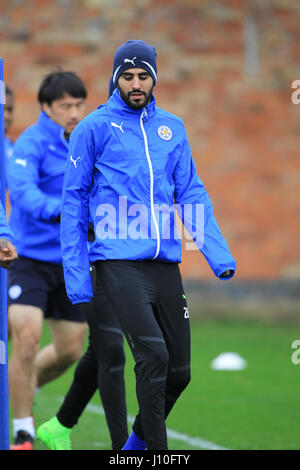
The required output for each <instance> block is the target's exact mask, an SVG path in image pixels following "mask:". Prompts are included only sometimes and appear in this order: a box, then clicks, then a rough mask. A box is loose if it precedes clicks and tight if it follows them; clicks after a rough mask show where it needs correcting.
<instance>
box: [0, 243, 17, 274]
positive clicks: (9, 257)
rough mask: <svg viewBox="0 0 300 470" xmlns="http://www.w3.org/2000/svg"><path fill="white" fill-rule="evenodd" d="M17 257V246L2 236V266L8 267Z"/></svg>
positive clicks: (0, 257) (0, 256)
mask: <svg viewBox="0 0 300 470" xmlns="http://www.w3.org/2000/svg"><path fill="white" fill-rule="evenodd" d="M17 259H18V254H17V250H16V248H15V246H14V245H13V244H12V243H11V242H10V241H9V240H7V239H6V238H0V266H1V267H2V268H8V266H10V264H11V263H13V262H14V261H16V260H17Z"/></svg>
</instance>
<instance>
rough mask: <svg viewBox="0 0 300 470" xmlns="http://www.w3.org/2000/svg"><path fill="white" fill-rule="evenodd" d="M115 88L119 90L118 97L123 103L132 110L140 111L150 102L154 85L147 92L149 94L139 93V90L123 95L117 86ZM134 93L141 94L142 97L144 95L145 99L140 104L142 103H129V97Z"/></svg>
mask: <svg viewBox="0 0 300 470" xmlns="http://www.w3.org/2000/svg"><path fill="white" fill-rule="evenodd" d="M117 88H118V90H119V93H120V96H121V98H122V100H123V101H125V103H126V104H127V105H128V106H129V107H130V108H132V109H142V108H144V106H146V104H148V103H149V101H150V98H151V96H152V91H153V88H154V85H153V86H152V88H151V90H150V91H149V93H148V94H147V93H145V92H144V91H140V90H133V91H131V92H129V93H127V94H126V93H124V91H123V90H122V88H120V87H119V84H118V85H117ZM134 91H138V92H139V93H141V94H142V95H144V97H145V100H144V101H143V102H142V103H136V104H135V103H133V102H131V101H129V99H130V95H131V93H133V92H134Z"/></svg>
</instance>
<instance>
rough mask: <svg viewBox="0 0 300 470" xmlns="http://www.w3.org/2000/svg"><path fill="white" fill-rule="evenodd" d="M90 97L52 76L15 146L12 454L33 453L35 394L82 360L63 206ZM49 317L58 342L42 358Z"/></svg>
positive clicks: (11, 171) (69, 78)
mask: <svg viewBox="0 0 300 470" xmlns="http://www.w3.org/2000/svg"><path fill="white" fill-rule="evenodd" d="M86 96H87V92H86V89H85V86H84V84H83V82H82V80H81V79H80V78H79V77H78V76H77V75H76V74H75V73H73V72H63V71H58V72H54V73H51V74H49V75H47V77H45V79H44V80H43V82H42V84H41V86H40V89H39V92H38V101H39V103H40V106H41V113H40V115H39V118H38V121H37V122H36V123H35V124H34V125H32V126H30V127H29V128H28V129H26V130H25V131H24V132H23V133H22V134H21V135H20V137H19V138H18V139H17V141H16V143H15V147H14V152H13V155H12V156H11V158H10V159H9V163H8V166H7V179H8V187H9V191H10V198H11V204H12V210H11V214H10V227H11V229H12V231H13V233H14V236H15V243H16V247H17V251H18V254H19V259H18V261H17V262H16V263H14V264H13V265H12V267H11V269H10V270H9V271H8V306H9V307H8V315H9V322H10V328H11V337H12V354H11V358H10V361H9V390H10V402H11V407H12V415H13V435H14V441H15V442H14V445H13V446H12V449H14V450H31V449H33V441H34V437H35V428H34V421H33V416H32V407H33V396H34V391H35V388H36V387H41V386H42V385H44V384H46V383H47V382H49V381H50V380H53V379H54V378H56V377H58V376H59V375H60V374H62V373H63V372H64V371H65V370H66V369H67V368H68V367H69V366H70V365H71V364H73V363H74V361H76V360H77V359H79V357H80V356H81V354H82V346H83V342H84V339H85V334H86V322H85V318H84V316H83V315H82V312H81V310H80V308H79V307H78V306H77V307H76V306H75V308H74V306H72V305H71V303H70V301H69V300H68V298H67V296H66V293H65V283H64V276H63V270H62V260H61V248H60V206H61V195H62V184H63V176H64V170H65V163H66V158H67V154H68V139H69V135H70V133H71V132H72V131H73V129H74V128H75V126H76V125H77V124H78V122H79V121H80V120H81V119H82V118H83V116H84V111H85V99H86ZM44 316H45V317H46V318H47V320H48V323H49V327H50V330H51V334H52V339H53V342H52V343H51V344H49V345H47V346H46V347H44V348H43V349H42V350H41V351H39V342H40V337H41V332H42V325H43V317H44Z"/></svg>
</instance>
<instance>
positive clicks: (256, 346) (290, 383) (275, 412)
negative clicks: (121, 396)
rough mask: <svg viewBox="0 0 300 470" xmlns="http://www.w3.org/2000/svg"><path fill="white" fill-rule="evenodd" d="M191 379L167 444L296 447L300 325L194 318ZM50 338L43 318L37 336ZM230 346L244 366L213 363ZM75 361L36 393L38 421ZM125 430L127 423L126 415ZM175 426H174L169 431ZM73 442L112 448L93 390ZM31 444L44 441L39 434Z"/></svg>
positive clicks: (48, 412) (131, 408)
mask: <svg viewBox="0 0 300 470" xmlns="http://www.w3.org/2000/svg"><path fill="white" fill-rule="evenodd" d="M191 327H192V380H191V383H190V385H189V387H188V389H187V390H186V391H185V392H184V394H183V395H182V397H181V398H180V399H179V401H178V403H177V406H176V407H175V408H174V410H173V412H172V413H171V415H170V416H169V417H168V420H167V427H168V430H169V448H170V449H176V450H189V449H199V450H200V449H214V448H216V449H218V448H226V449H245V450H246V449H300V433H299V420H300V407H299V383H300V364H299V365H295V364H293V363H292V361H291V356H292V353H293V352H294V350H293V349H292V348H291V344H292V342H293V341H294V340H296V339H300V328H299V327H297V326H295V325H290V326H287V325H285V326H281V325H270V324H263V323H259V322H257V321H248V322H247V321H243V322H238V321H233V320H231V321H230V320H227V321H225V320H218V321H211V322H208V321H207V320H205V321H200V320H199V319H197V320H196V319H192V321H191ZM48 341H49V332H48V329H47V327H46V326H45V328H44V332H43V338H42V344H45V343H47V342H48ZM126 351H127V363H126V372H125V373H126V387H127V404H128V414H129V420H130V418H131V417H133V416H134V415H135V413H136V411H137V402H136V398H135V378H134V373H133V362H132V358H131V354H130V352H129V351H128V349H127V348H126ZM225 351H230V352H236V353H238V354H240V355H241V356H242V357H244V358H245V359H246V360H247V363H248V365H247V367H246V369H244V370H242V371H215V370H212V369H211V361H212V360H213V359H214V358H215V357H216V356H217V355H219V354H220V353H222V352H225ZM73 370H74V367H72V368H71V369H69V370H68V371H67V372H66V373H65V374H64V375H63V376H62V377H61V378H59V379H57V380H55V381H53V382H52V383H50V384H48V385H46V386H45V387H44V388H43V389H42V390H41V391H40V392H39V394H37V395H36V400H35V401H36V402H35V406H34V416H35V423H36V426H38V425H39V424H41V423H42V422H44V421H45V420H47V419H49V418H50V417H52V416H53V415H54V414H55V413H56V412H57V410H58V408H59V405H60V403H61V400H62V397H63V396H64V394H65V393H66V391H67V389H68V387H69V385H70V383H71V381H72V375H73ZM129 430H130V423H129ZM174 431H176V433H175V432H174ZM72 442H73V448H74V449H93V450H101V449H103V450H104V449H110V438H109V434H108V430H107V426H106V423H105V418H104V416H103V410H102V405H101V402H100V399H99V396H98V394H95V396H94V397H93V400H92V401H91V403H90V405H89V406H88V408H87V409H86V410H85V412H84V414H83V416H82V417H81V419H80V422H79V424H78V425H77V426H76V427H75V428H74V430H73V431H72ZM35 448H36V449H46V448H45V447H44V446H43V445H42V444H41V443H39V442H36V446H35Z"/></svg>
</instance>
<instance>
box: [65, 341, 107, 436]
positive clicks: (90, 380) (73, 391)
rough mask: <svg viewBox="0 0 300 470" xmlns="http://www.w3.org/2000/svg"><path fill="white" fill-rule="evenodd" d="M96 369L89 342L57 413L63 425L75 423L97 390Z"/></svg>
mask: <svg viewBox="0 0 300 470" xmlns="http://www.w3.org/2000/svg"><path fill="white" fill-rule="evenodd" d="M97 370H98V364H97V359H96V356H95V354H94V351H93V348H92V347H91V344H90V343H89V346H88V348H87V350H86V352H85V354H84V355H83V356H82V358H81V359H80V360H79V362H78V364H77V366H76V369H75V372H74V378H73V382H72V384H71V386H70V388H69V390H68V392H67V394H66V396H65V398H64V401H63V403H62V405H61V407H60V409H59V411H58V413H57V418H58V420H59V421H60V422H61V424H63V425H64V426H66V427H68V428H72V427H73V426H75V424H77V422H78V420H79V418H80V416H81V414H82V412H83V410H84V408H85V407H86V405H87V404H88V402H89V401H90V400H91V398H92V396H93V395H94V393H95V391H96V390H97Z"/></svg>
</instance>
